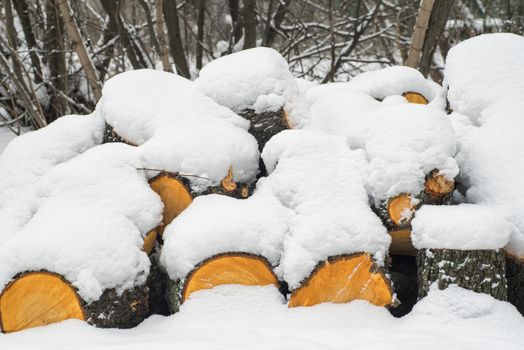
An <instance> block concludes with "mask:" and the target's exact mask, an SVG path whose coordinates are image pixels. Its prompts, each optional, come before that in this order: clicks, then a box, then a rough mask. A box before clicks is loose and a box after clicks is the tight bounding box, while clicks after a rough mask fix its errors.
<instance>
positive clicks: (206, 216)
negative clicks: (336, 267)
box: [161, 130, 390, 289]
mask: <svg viewBox="0 0 524 350" xmlns="http://www.w3.org/2000/svg"><path fill="white" fill-rule="evenodd" d="M263 159H264V163H265V165H266V167H267V169H268V171H269V173H270V175H269V176H268V177H267V178H264V179H261V180H259V182H258V184H257V189H256V191H255V194H254V195H253V196H252V197H250V198H249V199H246V200H237V199H231V198H225V197H222V196H217V195H209V196H203V197H199V198H197V199H196V200H195V201H194V203H193V204H192V205H191V206H190V207H189V208H188V209H186V210H185V211H184V212H183V213H182V214H181V215H180V216H179V217H178V218H177V219H176V220H175V221H174V222H173V223H172V224H171V225H169V226H168V227H167V228H166V231H165V233H164V236H165V244H164V248H163V252H162V257H161V261H162V263H163V264H164V266H166V268H167V270H168V272H169V275H170V277H171V278H173V279H177V278H183V277H185V276H186V275H187V273H189V272H190V271H191V270H192V269H193V268H194V267H195V266H196V265H197V264H198V263H200V262H201V261H203V260H204V259H206V258H209V257H211V256H213V255H216V254H220V253H227V252H246V253H253V254H258V255H261V256H263V257H265V258H266V259H268V261H269V262H270V264H271V265H273V266H274V267H275V268H276V273H277V274H278V275H279V276H280V277H282V278H283V279H284V280H285V281H286V282H288V284H289V285H290V287H291V288H293V289H294V288H297V287H298V286H300V283H301V282H302V281H303V280H304V279H305V278H306V277H307V276H309V274H310V273H311V272H312V271H313V269H314V267H315V266H316V265H317V264H318V263H320V262H322V261H324V260H326V259H327V258H328V257H330V256H335V255H340V254H351V253H355V252H367V253H370V254H372V255H373V257H374V258H375V259H376V261H377V262H378V263H379V264H382V263H383V261H384V257H385V254H386V251H387V249H388V246H389V243H390V237H389V235H388V234H387V232H386V229H385V228H384V227H383V226H382V224H381V222H380V220H379V218H378V217H377V216H376V215H375V214H374V213H373V212H372V211H371V209H370V208H369V204H368V197H367V193H366V190H365V187H364V180H363V178H362V168H363V167H364V168H365V166H366V162H365V159H364V157H363V153H362V151H351V150H349V149H348V147H347V146H346V144H345V143H344V140H343V139H342V138H339V137H336V136H330V135H324V134H321V133H314V132H309V131H301V130H293V131H284V132H282V133H280V134H278V135H277V136H275V137H273V138H272V139H271V140H270V141H269V142H268V144H267V145H266V147H265V148H264V152H263Z"/></svg>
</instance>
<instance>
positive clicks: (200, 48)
mask: <svg viewBox="0 0 524 350" xmlns="http://www.w3.org/2000/svg"><path fill="white" fill-rule="evenodd" d="M205 11H206V0H199V1H198V24H197V47H196V68H197V69H198V70H200V69H201V68H202V55H203V52H204V19H205V15H206V12H205Z"/></svg>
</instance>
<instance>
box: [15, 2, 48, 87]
mask: <svg viewBox="0 0 524 350" xmlns="http://www.w3.org/2000/svg"><path fill="white" fill-rule="evenodd" d="M14 6H15V9H16V12H17V13H18V17H19V18H20V22H21V24H22V30H23V31H24V36H25V40H26V43H27V48H28V49H29V57H30V58H31V65H32V66H33V71H34V75H35V78H34V80H35V83H37V84H39V83H41V82H42V66H41V64H40V58H39V57H38V55H37V53H36V50H37V49H38V47H37V46H36V40H35V36H34V33H33V27H32V24H31V17H30V16H29V9H28V7H27V3H26V1H25V0H15V1H14Z"/></svg>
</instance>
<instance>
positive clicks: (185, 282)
mask: <svg viewBox="0 0 524 350" xmlns="http://www.w3.org/2000/svg"><path fill="white" fill-rule="evenodd" d="M225 284H240V285H245V286H267V285H274V286H275V287H277V288H279V286H280V283H279V281H278V278H277V277H276V276H275V273H274V272H273V269H272V268H271V265H270V264H269V262H268V261H267V260H266V259H265V258H264V257H262V256H258V255H253V254H248V253H242V252H236V253H224V254H219V255H215V256H212V257H210V258H208V259H206V260H204V261H202V262H201V263H200V264H198V265H197V266H196V267H195V268H194V269H193V270H192V271H191V272H190V273H189V274H188V275H187V276H186V277H185V278H183V279H182V280H179V281H169V282H168V303H169V308H170V310H171V312H173V313H174V312H177V311H178V309H179V307H180V305H181V304H182V303H183V302H184V301H186V300H187V299H188V298H189V297H190V296H191V294H192V293H194V292H197V291H199V290H204V289H211V288H213V287H216V286H220V285H225Z"/></svg>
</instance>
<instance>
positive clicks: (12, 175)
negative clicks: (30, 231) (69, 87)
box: [0, 113, 103, 209]
mask: <svg viewBox="0 0 524 350" xmlns="http://www.w3.org/2000/svg"><path fill="white" fill-rule="evenodd" d="M102 133H103V120H102V119H101V118H100V117H99V116H97V115H96V113H93V114H90V115H85V116H80V115H69V116H64V117H61V118H59V119H57V120H56V121H55V122H53V123H51V124H49V125H48V126H47V127H45V128H43V129H40V130H37V131H33V132H28V133H26V134H23V135H21V136H19V137H17V138H15V139H14V140H13V141H12V142H10V143H9V144H8V145H7V147H6V148H5V149H4V152H3V153H0V194H1V195H0V209H2V208H4V207H6V206H7V205H8V204H9V205H12V204H13V203H15V202H16V201H17V200H18V199H20V197H22V196H23V194H24V192H25V191H27V190H28V189H29V188H31V187H32V186H33V185H34V183H35V182H36V181H37V180H38V179H39V178H40V177H41V176H42V175H44V174H45V173H46V172H47V171H49V170H50V169H51V168H53V167H54V166H56V165H58V164H61V163H64V162H66V161H68V160H69V159H72V158H74V157H75V156H77V155H79V154H81V153H82V152H84V151H86V150H87V149H89V148H91V147H94V146H96V145H97V144H99V143H100V142H101V141H102Z"/></svg>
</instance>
